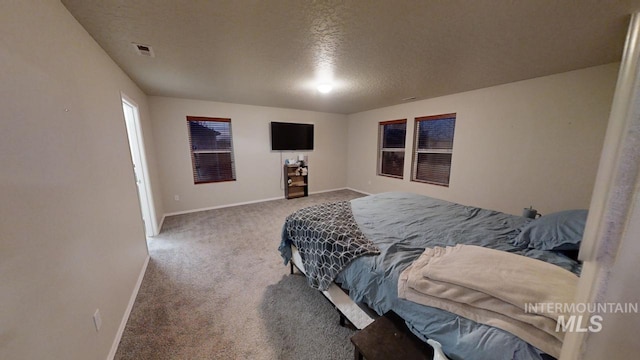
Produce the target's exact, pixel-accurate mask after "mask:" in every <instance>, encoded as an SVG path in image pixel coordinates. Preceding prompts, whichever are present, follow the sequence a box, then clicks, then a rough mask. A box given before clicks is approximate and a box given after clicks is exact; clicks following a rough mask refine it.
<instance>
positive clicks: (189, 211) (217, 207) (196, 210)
mask: <svg viewBox="0 0 640 360" xmlns="http://www.w3.org/2000/svg"><path fill="white" fill-rule="evenodd" d="M339 190H352V189H349V188H346V187H343V188H337V189H329V190H320V191H313V192H310V193H309V195H313V194H321V193H326V192H331V191H339ZM353 191H356V192H360V193H363V194H366V193H364V192H362V191H359V190H353ZM280 199H284V195H283V196H278V197H273V198H267V199H260V200H251V201H244V202H239V203H232V204H226V205H218V206H211V207H206V208H200V209H193V210H185V211H177V212H172V213H167V214H164V216H162V221H161V223H160V228H162V224H163V223H164V219H165V218H166V217H167V216H174V215H184V214H191V213H195V212H200V211H207V210H215V209H223V208H228V207H233V206H239V205H248V204H255V203H261V202H265V201H272V200H280Z"/></svg>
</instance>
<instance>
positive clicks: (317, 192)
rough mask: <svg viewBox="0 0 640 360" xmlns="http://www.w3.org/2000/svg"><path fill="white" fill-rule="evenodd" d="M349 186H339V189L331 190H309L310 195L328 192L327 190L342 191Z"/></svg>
mask: <svg viewBox="0 0 640 360" xmlns="http://www.w3.org/2000/svg"><path fill="white" fill-rule="evenodd" d="M346 189H347V188H344V187H343V188H337V189H329V190H320V191H312V192H309V195H313V194H322V193H327V192H332V191H340V190H346Z"/></svg>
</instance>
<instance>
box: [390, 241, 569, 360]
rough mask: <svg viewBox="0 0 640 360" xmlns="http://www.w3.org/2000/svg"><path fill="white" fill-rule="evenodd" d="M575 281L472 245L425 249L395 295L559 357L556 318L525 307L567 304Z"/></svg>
mask: <svg viewBox="0 0 640 360" xmlns="http://www.w3.org/2000/svg"><path fill="white" fill-rule="evenodd" d="M577 281H578V277H577V276H576V275H574V274H572V273H571V272H569V271H567V270H564V269H562V268H561V267H558V266H556V265H553V264H549V263H546V262H543V261H539V260H535V259H531V258H527V257H524V256H520V255H516V254H511V253H508V252H504V251H498V250H493V249H488V248H483V247H479V246H473V245H456V246H453V247H446V248H443V247H434V248H428V249H426V250H425V252H424V253H423V254H422V255H421V256H420V257H419V258H418V259H416V260H415V261H414V262H413V263H412V264H411V265H410V266H409V267H408V268H406V269H405V270H404V271H403V272H402V273H401V274H400V278H399V281H398V296H399V297H400V298H404V299H407V300H409V301H412V302H416V303H419V304H422V305H427V306H431V307H435V308H439V309H443V310H446V311H449V312H452V313H454V314H457V315H459V316H463V317H465V318H468V319H471V320H474V321H476V322H478V323H482V324H486V325H490V326H494V327H497V328H499V329H502V330H505V331H508V332H510V333H512V334H514V335H516V336H518V337H520V338H521V339H522V340H524V341H526V342H528V343H530V344H532V345H533V346H535V347H537V348H539V349H541V350H542V351H544V352H546V353H548V354H550V355H552V356H555V357H558V356H559V355H560V349H561V347H562V339H563V335H564V334H563V333H561V332H556V331H555V330H556V324H557V319H558V317H559V316H564V315H566V314H563V313H558V312H551V313H542V312H529V311H531V309H532V307H531V306H528V307H527V304H541V303H554V304H557V303H563V304H564V303H570V302H572V301H573V297H574V294H575V289H576V285H577Z"/></svg>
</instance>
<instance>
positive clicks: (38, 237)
mask: <svg viewBox="0 0 640 360" xmlns="http://www.w3.org/2000/svg"><path fill="white" fill-rule="evenodd" d="M0 33H1V34H2V37H1V39H0V89H1V92H2V93H1V95H0V109H1V110H2V111H1V112H2V120H0V168H1V169H2V171H0V193H1V194H2V201H0V284H2V285H1V287H2V289H1V290H0V358H1V359H83V360H84V359H101V360H102V359H105V358H107V356H108V354H109V352H110V350H111V349H112V345H113V343H114V340H115V339H116V334H117V332H118V329H119V327H120V325H121V321H122V319H123V316H124V315H125V311H126V309H127V306H128V303H129V301H130V297H131V295H132V293H133V291H134V288H135V285H136V282H137V280H138V278H139V275H140V273H141V270H142V268H143V264H144V263H145V261H146V259H147V248H146V242H145V238H144V234H143V226H142V222H141V220H140V210H139V205H138V201H137V197H136V188H135V183H134V179H133V172H132V168H131V159H130V155H129V150H128V144H127V136H126V130H125V124H124V118H123V112H122V105H121V102H120V91H124V92H125V93H126V94H127V95H128V96H130V97H131V98H132V99H133V100H135V101H136V102H137V103H138V104H139V105H140V106H141V115H142V117H143V120H144V121H146V122H148V111H147V105H146V96H145V95H144V94H143V93H142V92H141V91H140V90H139V89H138V88H137V87H136V86H135V85H134V84H133V82H132V81H131V80H130V79H129V78H127V77H126V75H125V74H124V73H123V72H122V71H121V70H120V69H119V68H118V67H117V66H116V65H115V64H114V63H113V61H112V60H111V59H110V58H109V57H107V55H106V54H105V53H104V52H103V51H102V49H100V47H99V46H98V45H97V44H96V43H95V42H94V41H93V39H92V38H91V37H90V36H89V35H88V34H87V33H86V32H85V30H84V29H83V28H82V27H81V26H80V25H79V24H78V23H77V22H76V21H75V19H73V17H72V16H71V15H70V14H69V13H68V12H67V10H66V9H65V8H64V7H63V6H62V4H60V2H58V1H30V0H25V1H9V2H3V5H2V11H0ZM146 126H148V125H146ZM145 140H147V142H148V143H152V140H151V139H150V138H149V137H146V138H145ZM98 308H99V309H100V311H101V313H102V321H103V323H102V329H101V330H100V332H96V331H95V329H94V325H93V319H92V316H93V313H94V311H95V310H96V309H98Z"/></svg>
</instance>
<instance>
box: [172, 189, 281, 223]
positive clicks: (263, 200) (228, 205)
mask: <svg viewBox="0 0 640 360" xmlns="http://www.w3.org/2000/svg"><path fill="white" fill-rule="evenodd" d="M280 199H284V195H283V196H279V197H274V198H268V199H260V200H251V201H245V202H239V203H233V204H226V205H218V206H211V207H206V208H200V209H193V210H185V211H177V212H172V213H168V214H164V216H163V219H164V217H167V216H174V215H183V214H191V213H195V212H200V211H207V210H215V209H223V208H228V207H233V206H239V205H248V204H255V203H261V202H265V201H271V200H280ZM163 221H164V220H163Z"/></svg>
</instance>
